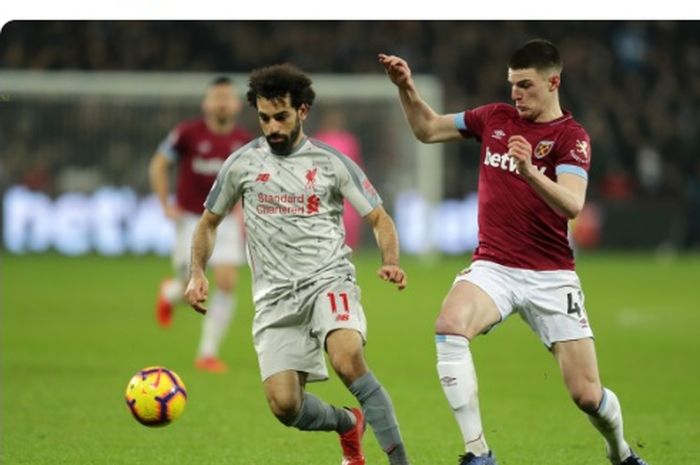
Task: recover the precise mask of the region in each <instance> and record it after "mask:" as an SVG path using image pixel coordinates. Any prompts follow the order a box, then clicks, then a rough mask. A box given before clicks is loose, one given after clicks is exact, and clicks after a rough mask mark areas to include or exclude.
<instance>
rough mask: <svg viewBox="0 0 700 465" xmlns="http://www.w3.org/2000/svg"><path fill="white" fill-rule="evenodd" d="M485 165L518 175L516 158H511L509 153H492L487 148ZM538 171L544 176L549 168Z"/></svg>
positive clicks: (542, 167)
mask: <svg viewBox="0 0 700 465" xmlns="http://www.w3.org/2000/svg"><path fill="white" fill-rule="evenodd" d="M484 165H486V166H492V167H494V168H500V169H502V170H504V171H510V172H511V173H518V163H517V162H516V161H515V158H513V157H511V156H510V155H508V154H507V153H491V148H490V147H488V146H487V147H486V156H485V157H484ZM537 169H538V170H539V171H540V173H542V174H544V172H545V170H546V169H547V167H546V166H539V167H538V168H537ZM518 174H520V173H518Z"/></svg>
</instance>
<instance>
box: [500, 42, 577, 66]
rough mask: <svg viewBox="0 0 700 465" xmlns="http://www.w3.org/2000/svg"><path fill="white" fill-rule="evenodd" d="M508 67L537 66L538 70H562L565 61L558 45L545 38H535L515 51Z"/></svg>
mask: <svg viewBox="0 0 700 465" xmlns="http://www.w3.org/2000/svg"><path fill="white" fill-rule="evenodd" d="M508 67H509V68H510V69H526V68H535V69H536V70H537V71H544V70H548V69H555V70H557V71H559V72H561V70H562V67H563V63H562V60H561V56H559V49H557V47H556V45H554V44H553V43H551V42H550V41H548V40H545V39H534V40H531V41H529V42H527V43H526V44H525V45H523V46H522V47H520V48H519V49H517V50H516V51H515V52H513V55H512V56H511V57H510V61H509V62H508Z"/></svg>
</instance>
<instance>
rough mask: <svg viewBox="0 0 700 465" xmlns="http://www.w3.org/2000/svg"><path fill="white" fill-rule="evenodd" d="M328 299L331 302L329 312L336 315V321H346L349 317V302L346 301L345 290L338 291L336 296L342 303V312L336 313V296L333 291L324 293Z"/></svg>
mask: <svg viewBox="0 0 700 465" xmlns="http://www.w3.org/2000/svg"><path fill="white" fill-rule="evenodd" d="M326 295H327V296H328V300H329V301H330V303H331V312H332V313H333V314H335V315H336V317H335V319H336V320H337V321H348V320H349V319H350V304H349V302H348V293H347V292H338V297H340V301H341V302H342V304H343V313H341V314H338V299H337V298H336V293H335V292H329V293H328V294H326Z"/></svg>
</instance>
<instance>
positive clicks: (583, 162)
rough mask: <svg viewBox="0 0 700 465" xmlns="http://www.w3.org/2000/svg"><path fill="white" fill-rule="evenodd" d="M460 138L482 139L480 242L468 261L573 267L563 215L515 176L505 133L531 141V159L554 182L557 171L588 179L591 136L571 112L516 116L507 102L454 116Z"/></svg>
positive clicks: (518, 266) (531, 267) (542, 266)
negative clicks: (541, 118)
mask: <svg viewBox="0 0 700 465" xmlns="http://www.w3.org/2000/svg"><path fill="white" fill-rule="evenodd" d="M455 124H456V125H457V128H458V129H459V130H460V132H461V133H462V135H463V136H464V137H474V138H476V139H477V140H478V141H480V142H481V157H480V168H479V187H478V199H479V200H478V222H479V243H478V246H477V248H476V250H475V251H474V255H473V260H489V261H493V262H496V263H499V264H501V265H505V266H511V267H515V268H524V269H532V270H558V269H569V270H570V269H574V257H573V252H572V250H571V247H570V245H569V241H568V237H567V226H568V219H567V218H565V217H563V216H561V215H559V214H558V213H556V212H555V211H554V210H553V209H552V208H551V207H550V206H549V205H547V203H546V202H545V201H544V200H543V199H542V198H541V197H540V196H539V195H538V194H537V193H536V192H535V191H534V189H533V188H532V187H530V185H529V184H528V183H527V182H526V181H525V180H524V179H523V178H522V177H521V176H520V174H519V173H518V171H517V169H516V162H515V160H514V159H513V158H511V157H510V155H508V138H509V137H511V136H514V135H522V136H524V137H525V139H527V140H528V142H529V143H530V145H532V151H533V153H532V163H533V165H534V166H535V167H536V168H537V169H538V170H540V172H542V173H544V174H545V176H547V177H548V178H550V179H552V180H553V181H555V182H556V180H557V176H558V175H559V174H562V173H571V174H574V175H577V176H581V177H582V178H584V179H588V169H589V167H590V163H591V147H590V139H589V137H588V134H587V133H586V131H585V130H584V128H583V127H582V126H581V125H580V124H578V123H577V122H576V121H575V120H574V119H573V117H572V116H571V113H569V112H566V111H565V112H564V115H563V116H561V117H560V118H558V119H555V120H553V121H549V122H546V123H535V122H531V121H527V120H524V119H521V118H520V117H519V116H518V112H517V110H516V109H515V108H514V107H513V106H511V105H506V104H489V105H484V106H481V107H478V108H475V109H473V110H467V111H465V112H462V113H457V114H456V115H455Z"/></svg>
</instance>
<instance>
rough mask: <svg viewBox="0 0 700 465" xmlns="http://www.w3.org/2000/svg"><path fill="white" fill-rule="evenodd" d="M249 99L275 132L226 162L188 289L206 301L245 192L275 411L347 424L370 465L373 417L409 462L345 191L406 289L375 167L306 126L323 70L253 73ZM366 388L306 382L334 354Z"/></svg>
mask: <svg viewBox="0 0 700 465" xmlns="http://www.w3.org/2000/svg"><path fill="white" fill-rule="evenodd" d="M247 97H248V102H249V103H250V105H251V106H252V107H253V108H255V109H256V110H257V114H258V120H259V122H260V126H261V128H262V132H263V134H264V137H260V138H258V139H255V140H254V141H252V142H251V143H249V144H248V145H246V146H245V147H243V148H241V149H240V150H238V151H236V152H235V153H233V154H232V155H231V156H230V157H229V158H228V159H227V160H226V163H225V164H224V166H223V167H222V169H221V171H220V173H219V175H218V177H217V179H216V182H215V184H214V186H213V187H212V190H211V192H210V193H209V196H208V197H207V200H206V203H205V206H206V209H205V211H204V213H203V215H202V217H201V219H200V220H199V224H198V226H197V229H196V231H195V235H194V238H193V241H192V269H191V274H190V281H189V283H188V285H187V290H186V292H185V293H186V295H187V298H188V300H189V302H190V304H191V305H192V306H193V307H194V308H195V310H198V311H200V312H205V311H206V309H205V308H204V307H203V302H204V301H205V300H206V297H207V286H208V284H207V280H206V277H205V274H204V270H205V267H206V262H207V259H208V257H209V254H210V253H211V249H212V244H213V243H214V237H215V232H216V228H217V226H218V225H219V223H220V222H221V220H222V218H223V215H225V214H226V212H228V211H229V210H230V209H231V206H232V205H234V204H235V203H236V202H237V201H238V200H242V201H243V215H244V225H245V230H246V233H247V247H248V261H249V264H250V268H251V270H252V274H253V301H254V303H255V317H254V321H253V341H254V344H255V350H256V351H257V354H258V362H259V366H260V372H261V377H262V380H263V385H264V390H265V395H266V397H267V400H268V403H269V405H270V409H271V410H272V413H273V414H274V415H275V416H276V417H277V418H278V419H279V420H280V421H281V422H282V423H283V424H285V425H286V426H291V427H294V428H297V429H299V430H303V431H336V432H337V433H338V434H339V435H340V443H341V446H342V450H343V461H342V463H343V464H344V465H364V464H365V458H364V455H363V453H362V447H361V439H362V435H363V433H364V430H365V420H366V421H367V423H369V425H370V426H371V427H372V429H373V430H374V433H375V436H376V437H377V440H378V442H379V444H380V445H381V447H382V449H383V450H384V451H385V452H386V454H387V458H388V460H389V463H390V464H394V465H405V464H408V463H409V462H408V459H407V456H406V451H405V448H404V444H403V441H402V439H401V434H400V432H399V426H398V423H397V420H396V415H395V413H394V407H393V405H392V403H391V400H390V398H389V396H388V394H387V393H386V391H385V390H384V388H383V387H382V386H381V384H380V383H379V381H378V380H377V379H376V378H375V377H374V374H373V373H372V372H371V371H370V370H369V368H368V366H367V364H366V362H365V357H364V350H363V345H364V343H365V339H366V329H367V328H366V321H365V315H364V312H363V309H362V305H361V303H360V289H359V288H358V286H357V284H356V280H355V268H354V266H353V264H352V263H351V262H350V254H351V250H350V248H349V247H348V246H347V245H346V244H345V232H344V229H343V223H342V216H343V199H344V198H347V199H348V200H349V201H350V203H351V204H352V205H353V207H354V208H355V209H356V210H357V211H358V212H359V213H360V215H362V216H363V217H364V218H365V219H366V221H367V222H368V223H369V224H370V225H371V226H372V228H373V230H374V234H375V237H376V239H377V245H378V246H379V249H380V252H381V256H382V265H381V266H380V268H379V271H378V275H379V277H380V278H381V279H383V280H386V281H389V282H391V283H394V284H396V285H397V286H398V288H399V289H403V288H404V287H405V286H406V275H405V274H404V272H403V270H402V269H401V267H400V266H399V247H398V238H397V235H396V228H395V227H394V222H393V221H392V219H391V217H390V216H389V215H388V214H387V213H386V211H385V210H384V208H383V207H382V201H381V199H380V197H379V195H378V194H377V192H376V191H375V189H374V187H373V186H372V184H371V182H370V181H369V179H367V176H366V175H365V173H363V172H362V170H361V169H360V168H359V167H358V166H357V165H356V164H355V163H354V162H353V161H352V160H350V159H349V158H347V157H346V156H345V155H343V154H342V153H340V152H338V151H336V150H335V149H333V148H331V147H330V146H328V145H326V144H323V143H322V142H320V141H316V140H314V139H310V138H307V137H306V136H305V135H304V131H303V125H302V123H303V121H304V120H305V119H306V117H307V115H308V113H309V110H310V108H311V105H312V104H313V102H314V97H315V93H314V91H313V89H312V87H311V80H310V79H309V78H308V76H306V75H305V74H304V73H303V72H302V71H300V70H299V69H298V68H296V67H294V66H292V65H289V64H285V65H275V66H270V67H266V68H261V69H259V70H256V71H254V72H253V73H252V74H251V77H250V83H249V90H248V94H247ZM324 350H325V351H326V352H327V353H328V356H329V359H330V362H331V365H332V366H333V368H334V370H335V371H336V373H337V374H338V376H339V377H340V378H341V380H342V381H343V383H344V384H345V385H346V386H347V388H348V389H349V390H350V392H351V393H352V394H353V395H354V396H355V397H356V398H357V400H358V401H359V403H360V405H361V407H362V408H361V409H359V408H352V409H348V408H338V407H335V406H332V405H329V404H327V403H326V402H324V401H323V400H321V399H319V398H318V397H316V396H314V395H313V394H310V393H308V392H306V391H305V386H306V383H307V382H311V381H322V380H325V379H327V378H328V372H327V367H326V363H325V359H324V354H323V352H324Z"/></svg>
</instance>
